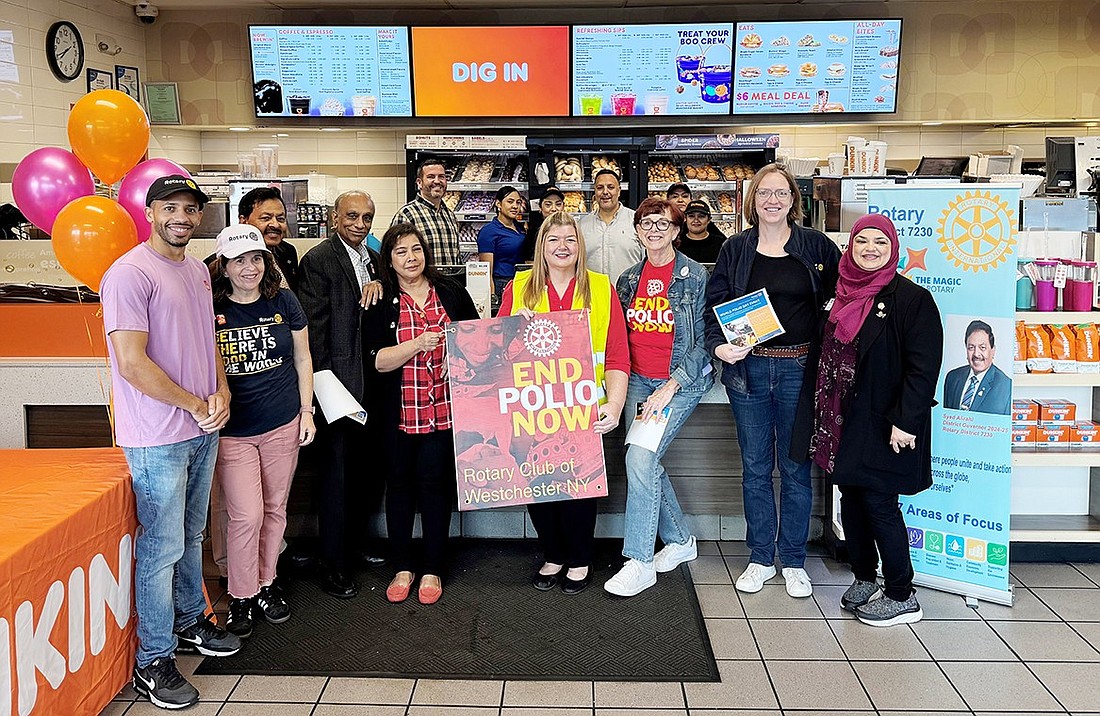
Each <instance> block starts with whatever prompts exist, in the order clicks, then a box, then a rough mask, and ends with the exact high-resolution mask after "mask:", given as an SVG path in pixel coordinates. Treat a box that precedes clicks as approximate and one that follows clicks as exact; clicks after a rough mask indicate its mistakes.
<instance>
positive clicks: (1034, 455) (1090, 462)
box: [1012, 448, 1100, 467]
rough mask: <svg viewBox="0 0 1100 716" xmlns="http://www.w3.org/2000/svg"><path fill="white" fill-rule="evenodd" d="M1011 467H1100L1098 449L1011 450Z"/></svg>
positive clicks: (1099, 451) (1099, 452)
mask: <svg viewBox="0 0 1100 716" xmlns="http://www.w3.org/2000/svg"><path fill="white" fill-rule="evenodd" d="M1012 466H1013V467H1100V450H1095V449H1080V450H1050V449H1047V448H1033V449H1031V450H1013V451H1012Z"/></svg>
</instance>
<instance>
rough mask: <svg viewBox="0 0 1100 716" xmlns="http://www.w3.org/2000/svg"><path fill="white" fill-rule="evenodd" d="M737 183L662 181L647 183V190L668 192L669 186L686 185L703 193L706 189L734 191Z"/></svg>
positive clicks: (736, 181) (734, 181) (735, 181)
mask: <svg viewBox="0 0 1100 716" xmlns="http://www.w3.org/2000/svg"><path fill="white" fill-rule="evenodd" d="M738 181H739V180H736V179H735V180H733V181H696V180H694V179H688V180H687V181H682V182H664V181H658V182H653V181H651V182H649V190H650V191H668V188H669V187H670V186H672V185H673V184H674V183H675V184H687V185H688V186H689V187H691V188H692V189H699V190H700V191H704V190H706V189H735V188H737V184H738Z"/></svg>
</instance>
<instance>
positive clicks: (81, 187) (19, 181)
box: [11, 147, 95, 233]
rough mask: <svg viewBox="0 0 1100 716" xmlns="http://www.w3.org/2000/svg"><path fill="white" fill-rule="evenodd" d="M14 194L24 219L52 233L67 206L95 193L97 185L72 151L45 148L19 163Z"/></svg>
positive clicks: (12, 180) (36, 150)
mask: <svg viewBox="0 0 1100 716" xmlns="http://www.w3.org/2000/svg"><path fill="white" fill-rule="evenodd" d="M11 191H12V194H13V195H14V197H15V205H16V206H18V207H19V211H21V212H23V216H25V217H27V220H28V221H30V222H31V223H32V224H34V225H35V226H37V227H38V228H40V229H42V230H43V231H45V232H47V233H49V232H50V230H51V229H53V223H54V221H55V220H56V219H57V215H58V213H59V212H60V211H61V209H62V208H64V206H65V205H66V204H68V203H69V202H70V201H72V200H73V199H79V198H80V197H82V196H91V195H92V194H94V193H95V182H94V181H93V180H92V173H91V172H89V171H88V167H86V166H84V164H83V163H81V161H80V160H79V159H77V158H76V155H75V154H73V153H72V152H69V151H66V150H64V149H61V148H59V147H42V148H41V149H35V150H34V151H33V152H31V153H30V154H28V155H27V156H25V157H23V161H21V162H19V165H18V166H17V167H16V168H15V173H14V174H13V175H12V179H11Z"/></svg>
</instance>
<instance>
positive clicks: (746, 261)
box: [703, 224, 840, 394]
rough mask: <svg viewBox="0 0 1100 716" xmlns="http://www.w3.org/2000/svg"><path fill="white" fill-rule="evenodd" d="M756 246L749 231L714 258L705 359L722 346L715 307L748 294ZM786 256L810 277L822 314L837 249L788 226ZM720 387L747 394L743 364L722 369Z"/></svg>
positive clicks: (832, 285)
mask: <svg viewBox="0 0 1100 716" xmlns="http://www.w3.org/2000/svg"><path fill="white" fill-rule="evenodd" d="M759 242H760V231H759V230H758V229H757V228H756V227H755V226H753V227H751V228H750V229H748V230H747V231H742V232H741V233H740V234H737V235H735V236H731V237H730V238H729V240H728V241H726V243H725V244H723V245H722V250H721V251H720V252H719V254H718V260H717V261H716V262H715V263H714V271H713V272H712V273H711V276H710V283H709V285H708V286H707V290H706V293H707V303H706V310H704V311H703V313H704V319H705V321H706V339H705V342H706V348H707V355H708V356H712V355H714V349H715V348H717V347H718V346H720V345H722V344H723V343H725V342H726V337H725V335H724V334H723V333H722V327H721V326H720V325H718V318H717V317H716V316H715V315H714V311H713V310H712V309H713V308H714V307H715V306H717V305H718V304H721V303H725V302H726V301H729V300H730V299H734V298H739V297H741V296H744V295H745V294H746V293H748V290H747V289H748V284H749V277H750V275H751V274H752V264H753V260H754V259H755V258H756V247H757V245H758V244H759ZM785 248H786V250H787V253H788V254H789V255H791V256H793V257H794V258H796V259H798V261H799V262H801V263H802V265H803V266H805V267H806V270H807V271H809V274H810V283H811V284H812V285H813V289H814V301H815V302H816V303H817V305H818V307H819V310H821V311H823V310H824V305H825V302H826V301H828V300H829V299H830V298H832V297H833V295H834V294H835V293H836V279H837V267H838V265H839V264H840V249H839V248H837V245H836V244H835V243H833V241H832V239H830V238H829V237H828V236H826V235H825V234H823V233H821V232H820V231H815V230H814V229H809V228H806V227H805V226H801V225H800V224H793V225H792V226H791V237H790V238H789V239H788V240H787V245H786V247H785ZM722 384H723V385H725V386H726V387H727V388H729V389H731V390H734V391H736V392H738V393H744V394H748V392H749V389H748V381H747V379H746V377H745V364H744V362H743V361H738V362H736V363H733V364H723V365H722Z"/></svg>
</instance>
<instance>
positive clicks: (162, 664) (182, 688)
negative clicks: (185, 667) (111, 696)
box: [134, 656, 199, 709]
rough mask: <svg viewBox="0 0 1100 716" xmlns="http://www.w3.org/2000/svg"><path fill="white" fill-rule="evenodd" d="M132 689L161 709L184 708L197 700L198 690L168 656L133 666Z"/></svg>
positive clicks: (192, 704)
mask: <svg viewBox="0 0 1100 716" xmlns="http://www.w3.org/2000/svg"><path fill="white" fill-rule="evenodd" d="M134 691H136V692H138V694H139V695H141V696H144V697H145V698H147V699H149V701H150V702H152V704H153V705H154V706H158V707H160V708H162V709H185V708H187V707H188V706H194V705H195V704H196V703H198V701H199V691H198V689H196V688H195V687H194V686H192V685H191V684H189V683H188V682H187V679H185V678H183V674H181V673H180V671H179V669H177V668H176V660H175V659H173V658H172V657H170V656H162V657H161V658H159V659H154V660H153V662H152V663H151V664H149V666H146V667H145V668H144V669H143V668H141V667H140V666H135V667H134Z"/></svg>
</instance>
